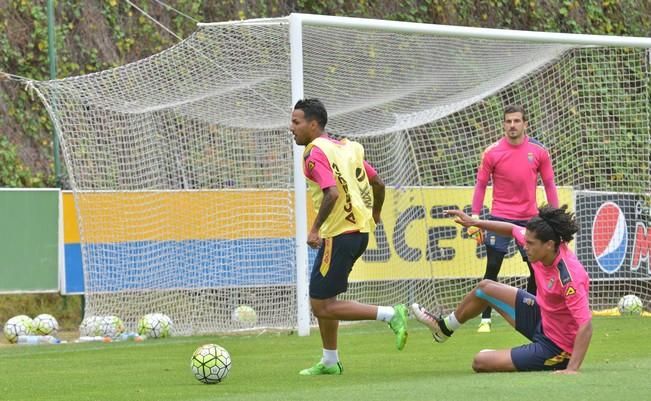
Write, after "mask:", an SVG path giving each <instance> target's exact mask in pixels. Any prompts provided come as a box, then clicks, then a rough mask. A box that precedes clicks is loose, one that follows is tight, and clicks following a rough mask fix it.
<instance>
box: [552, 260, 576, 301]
mask: <svg viewBox="0 0 651 401" xmlns="http://www.w3.org/2000/svg"><path fill="white" fill-rule="evenodd" d="M556 268H557V269H558V278H559V279H560V280H561V285H562V286H563V287H565V286H566V285H568V284H570V283H571V282H572V275H571V274H570V270H569V269H568V268H567V265H566V264H565V261H563V259H561V260H559V261H558V265H557V266H556ZM574 294H576V289H574V287H573V286H572V285H571V284H570V285H568V286H567V288H566V289H565V296H566V297H570V296H572V295H574Z"/></svg>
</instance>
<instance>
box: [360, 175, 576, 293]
mask: <svg viewBox="0 0 651 401" xmlns="http://www.w3.org/2000/svg"><path fill="white" fill-rule="evenodd" d="M558 192H559V193H558V196H559V201H560V204H567V205H568V206H569V207H570V209H572V210H573V209H574V205H573V197H572V188H570V187H561V188H558ZM472 194H473V188H472V187H458V188H432V187H430V188H422V187H421V188H404V189H387V193H386V199H385V204H384V205H385V206H384V208H383V212H382V220H383V224H382V226H381V227H378V228H376V231H375V234H374V235H372V236H371V239H370V242H369V247H368V249H367V251H366V253H365V254H364V256H363V257H362V258H361V259H360V260H359V261H358V262H357V263H356V264H355V267H354V269H353V272H352V274H351V277H350V279H351V281H362V280H395V279H427V278H457V277H481V276H482V275H483V274H484V270H485V265H486V258H485V256H484V255H483V254H482V252H481V251H482V250H481V249H478V248H477V245H476V242H475V241H474V239H471V238H463V237H462V236H463V234H462V227H461V226H459V225H457V224H456V223H454V221H453V220H452V219H451V218H450V217H448V216H447V215H446V214H445V213H444V211H445V210H447V209H461V210H466V211H469V209H470V202H471V199H472ZM491 197H492V188H490V187H489V188H488V190H487V193H486V198H485V202H484V203H485V204H486V205H490V202H491V199H492V198H491ZM538 199H542V200H544V199H545V195H544V191H543V190H542V188H539V189H538ZM481 248H483V246H482V247H481ZM524 275H528V269H527V266H526V264H525V263H524V262H523V261H522V258H521V257H520V256H519V254H518V253H517V252H515V254H509V255H508V256H507V258H505V260H504V263H503V264H502V269H501V271H500V276H524Z"/></svg>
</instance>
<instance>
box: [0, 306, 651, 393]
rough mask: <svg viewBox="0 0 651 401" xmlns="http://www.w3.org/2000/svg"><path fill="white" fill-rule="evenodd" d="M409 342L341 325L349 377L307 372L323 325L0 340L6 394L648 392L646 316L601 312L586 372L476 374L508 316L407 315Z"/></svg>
mask: <svg viewBox="0 0 651 401" xmlns="http://www.w3.org/2000/svg"><path fill="white" fill-rule="evenodd" d="M410 323H411V326H410V337H409V341H408V342H407V346H406V348H405V350H404V351H402V352H399V351H397V350H396V349H395V348H394V338H393V334H392V333H391V331H390V330H389V329H388V328H387V327H386V325H385V324H382V323H379V322H370V323H364V324H356V325H351V326H347V327H342V329H341V331H340V336H339V352H340V356H341V359H342V362H343V364H344V369H345V370H344V375H343V376H322V377H300V376H298V374H297V373H298V371H299V370H300V369H302V368H305V367H308V366H310V365H311V364H313V363H315V362H317V361H318V359H319V358H320V356H321V345H320V340H319V335H318V332H316V331H313V332H312V335H311V336H309V337H298V336H296V335H287V334H278V333H274V334H261V335H250V336H219V337H178V338H170V339H165V340H147V341H145V342H143V343H112V344H99V343H85V344H62V345H42V346H3V347H2V348H0V400H8V401H9V400H30V401H31V400H50V401H54V400H66V401H78V400H93V401H99V400H102V401H103V400H107V401H113V400H138V401H140V400H143V401H148V400H161V401H162V400H168V401H174V400H228V401H233V400H253V401H255V400H282V401H288V400H337V401H345V400H364V401H376V400H380V401H381V400H393V401H401V400H482V401H487V400H514V401H516V400H517V401H523V400H524V401H534V400H572V401H576V400H590V401H597V400H608V401H612V400H644V399H649V397H651V381H650V380H649V372H651V352H650V350H651V348H650V347H649V341H650V339H651V319H647V318H640V317H637V318H635V317H628V318H623V317H617V318H605V317H601V318H595V319H594V320H593V325H594V334H593V338H592V344H591V346H590V350H589V352H588V356H587V358H586V360H585V361H584V364H583V369H582V372H581V374H579V375H576V376H563V375H552V374H550V373H546V372H539V373H498V374H476V373H473V372H472V369H471V368H470V365H471V360H472V357H473V355H474V354H475V352H477V351H479V350H481V349H484V348H509V347H511V346H514V345H519V344H522V343H525V342H526V339H524V337H522V336H520V335H519V334H517V333H516V332H515V331H513V330H512V329H511V328H510V327H508V325H507V324H506V323H505V322H504V321H503V320H497V321H496V322H495V324H494V326H493V332H492V333H490V334H477V333H475V328H476V322H475V321H472V322H469V323H468V324H466V325H465V326H463V327H462V328H461V329H460V330H459V331H458V332H457V333H455V336H454V337H453V338H452V339H450V340H449V341H448V342H446V343H445V344H434V343H433V342H432V341H431V337H430V335H429V333H428V331H426V329H425V328H423V327H422V326H420V325H419V324H418V323H417V322H415V321H411V322H410ZM211 342H214V343H217V344H220V345H222V346H223V347H225V348H226V349H227V350H228V351H229V352H230V354H231V356H232V358H233V366H232V369H231V372H230V374H229V376H228V377H227V378H226V380H225V381H224V382H222V383H221V384H216V385H205V384H201V383H199V382H198V381H197V380H195V379H194V377H193V376H192V374H191V372H190V367H189V365H190V356H191V355H192V352H193V351H194V349H195V348H196V347H198V346H199V345H202V344H206V343H211Z"/></svg>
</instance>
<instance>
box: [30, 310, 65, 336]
mask: <svg viewBox="0 0 651 401" xmlns="http://www.w3.org/2000/svg"><path fill="white" fill-rule="evenodd" d="M57 331H59V322H57V320H56V319H55V318H54V316H52V315H48V314H47V313H42V314H40V315H38V316H36V317H35V318H34V333H36V334H41V335H44V336H48V335H51V336H54V335H56V334H57Z"/></svg>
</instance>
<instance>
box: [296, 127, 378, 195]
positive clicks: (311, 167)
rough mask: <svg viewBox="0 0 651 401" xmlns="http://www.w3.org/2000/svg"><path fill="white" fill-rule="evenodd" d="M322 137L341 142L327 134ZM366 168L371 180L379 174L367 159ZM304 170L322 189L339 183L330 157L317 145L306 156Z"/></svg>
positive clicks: (306, 175)
mask: <svg viewBox="0 0 651 401" xmlns="http://www.w3.org/2000/svg"><path fill="white" fill-rule="evenodd" d="M322 137H323V138H327V139H328V140H330V141H332V142H334V143H340V142H339V141H338V140H336V139H334V138H330V137H329V136H327V135H322ZM311 163H312V164H311ZM364 170H366V176H367V177H368V179H369V180H370V179H372V178H373V177H375V176H376V175H377V171H375V169H374V168H373V166H371V165H370V164H369V163H368V162H367V161H366V160H364ZM303 171H304V172H305V177H307V178H309V179H310V180H312V181H314V182H316V183H317V184H319V187H321V189H326V188H329V187H334V186H335V185H337V183H336V182H335V175H334V173H333V172H332V167H330V163H329V162H328V158H327V157H326V155H325V153H323V152H322V151H321V149H319V148H318V147H316V146H315V147H313V148H312V151H311V152H310V154H309V155H308V156H307V157H306V158H305V160H303Z"/></svg>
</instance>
